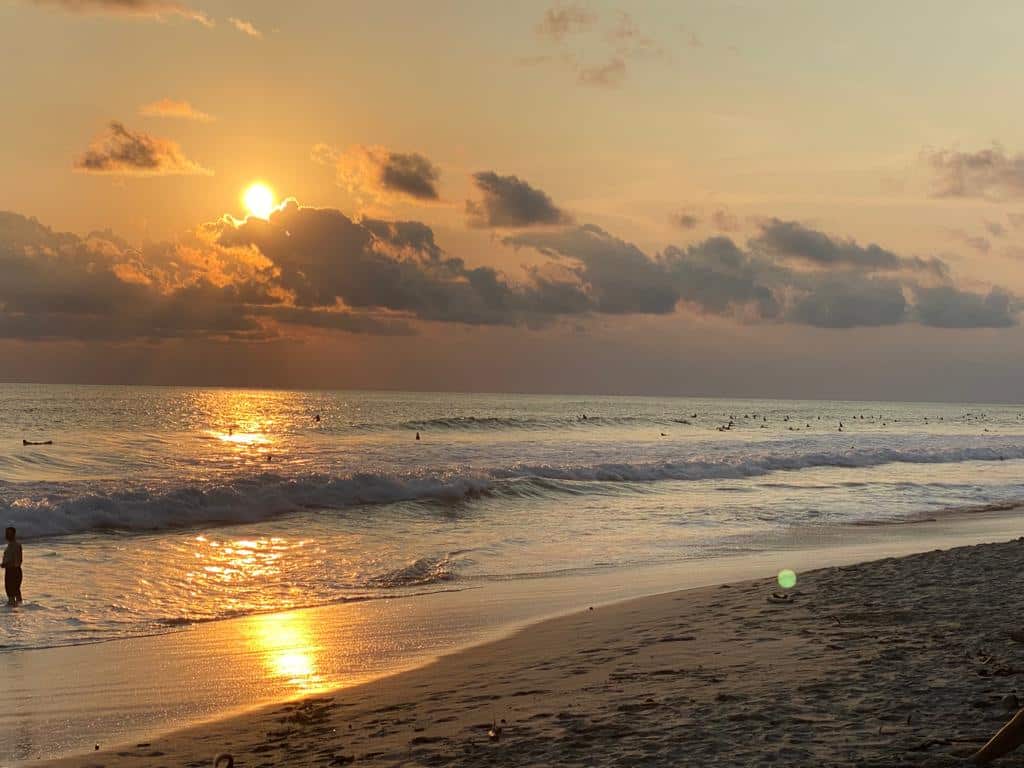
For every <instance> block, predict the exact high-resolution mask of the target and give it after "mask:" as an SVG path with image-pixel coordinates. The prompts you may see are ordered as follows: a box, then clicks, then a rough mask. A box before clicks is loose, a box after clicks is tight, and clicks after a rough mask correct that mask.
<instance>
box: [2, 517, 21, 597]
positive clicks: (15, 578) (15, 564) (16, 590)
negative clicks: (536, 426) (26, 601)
mask: <svg viewBox="0 0 1024 768" xmlns="http://www.w3.org/2000/svg"><path fill="white" fill-rule="evenodd" d="M4 538H5V539H6V540H7V548H6V549H5V550H4V558H3V562H2V563H0V567H2V568H3V569H4V591H6V592H7V604H8V605H20V604H21V542H20V541H18V539H17V531H16V530H15V529H14V526H8V527H7V529H6V530H5V531H4Z"/></svg>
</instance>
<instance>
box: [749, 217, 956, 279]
mask: <svg viewBox="0 0 1024 768" xmlns="http://www.w3.org/2000/svg"><path fill="white" fill-rule="evenodd" d="M751 245H752V246H753V247H754V248H756V249H758V250H763V251H764V252H766V253H768V254H770V255H771V256H773V257H774V258H776V259H779V260H783V261H785V260H796V261H802V262H804V263H806V264H809V265H812V266H815V267H852V268H857V269H865V270H880V271H892V270H898V269H908V270H922V271H926V272H933V273H935V274H937V275H943V274H945V270H946V267H945V264H943V263H942V262H941V261H939V260H938V259H919V258H914V257H910V258H906V257H902V256H897V255H896V254H895V253H893V252H892V251H887V250H886V249H884V248H882V247H880V246H878V245H875V244H874V243H872V244H870V245H866V246H862V245H858V244H857V243H856V242H854V241H853V240H840V239H837V238H833V237H830V236H828V235H826V234H825V233H824V232H819V231H817V230H814V229H809V228H807V227H805V226H803V225H802V224H799V223H797V222H795V221H781V220H780V219H770V220H769V221H767V222H766V223H764V224H762V225H761V234H760V235H759V236H758V237H756V238H755V239H754V240H752V241H751Z"/></svg>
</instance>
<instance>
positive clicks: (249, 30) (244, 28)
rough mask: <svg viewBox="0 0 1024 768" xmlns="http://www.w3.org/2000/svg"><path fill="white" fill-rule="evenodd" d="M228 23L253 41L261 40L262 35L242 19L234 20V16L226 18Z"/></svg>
mask: <svg viewBox="0 0 1024 768" xmlns="http://www.w3.org/2000/svg"><path fill="white" fill-rule="evenodd" d="M228 21H229V22H230V23H231V26H233V27H234V28H235V29H237V30H238V31H239V32H241V33H243V34H246V35H248V36H249V37H251V38H253V39H255V40H262V39H263V33H262V32H260V31H259V30H258V29H256V27H254V26H253V25H252V23H251V22H248V21H245V20H243V19H236V18H235V17H234V16H232V17H230V18H228Z"/></svg>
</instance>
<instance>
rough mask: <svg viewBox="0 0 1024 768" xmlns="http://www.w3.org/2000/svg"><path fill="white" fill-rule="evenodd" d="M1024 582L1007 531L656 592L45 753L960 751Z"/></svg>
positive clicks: (1023, 552)
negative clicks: (192, 718)
mask: <svg viewBox="0 0 1024 768" xmlns="http://www.w3.org/2000/svg"><path fill="white" fill-rule="evenodd" d="M1022 582H1024V539H1021V540H1019V541H1013V542H1009V543H1005V544H985V545H979V546H974V547H960V548H957V549H952V550H948V551H935V552H929V553H925V554H919V555H912V556H909V557H904V558H895V559H894V558H890V559H886V560H881V561H877V562H872V563H865V564H861V565H856V566H850V567H841V568H828V569H824V570H820V571H816V572H813V573H808V574H803V575H801V577H800V582H799V584H798V585H797V588H796V590H795V593H794V598H793V601H792V602H791V603H789V604H773V603H770V602H768V600H767V598H768V595H769V594H770V593H771V592H772V591H773V590H776V589H777V586H776V585H775V584H774V583H773V582H769V581H765V580H761V581H756V582H746V583H742V584H736V585H731V586H722V587H714V588H702V589H697V590H691V591H684V592H675V593H670V594H664V595H657V596H654V597H648V598H642V599H638V600H632V601H629V602H624V603H619V604H616V605H612V606H605V607H600V608H597V609H595V610H592V611H585V612H583V613H579V614H575V615H572V616H568V617H563V618H558V619H553V620H550V621H546V622H544V623H541V624H538V625H534V626H531V627H528V628H526V629H524V630H522V631H520V632H518V633H517V634H515V635H513V636H511V637H509V638H506V639H504V640H500V641H498V642H494V643H491V644H488V645H484V646H478V647H475V648H471V649H469V650H466V651H463V652H460V653H457V654H454V655H451V656H447V657H444V658H442V659H441V660H439V661H437V662H435V663H433V664H431V665H430V666H427V667H424V668H421V669H417V670H414V671H411V672H407V673H403V674H401V675H397V676H394V677H391V678H386V679H383V680H378V681H376V682H373V683H369V684H366V685H363V686H359V687H356V688H351V689H348V690H343V691H340V692H337V693H335V694H332V695H327V696H319V697H316V698H313V699H309V700H306V701H304V702H295V703H291V704H287V705H278V706H274V707H270V708H266V709H262V710H258V711H255V712H252V713H249V714H246V715H241V716H238V717H235V718H232V719H228V720H223V721H219V722H215V723H210V724H207V725H203V726H200V727H196V728H192V729H189V730H185V731H180V732H178V733H174V734H171V735H169V736H166V737H161V738H159V739H154V740H152V741H151V742H149V743H141V744H139V745H138V746H132V747H129V748H125V749H123V750H119V751H112V752H96V753H94V754H89V755H86V756H82V757H77V758H68V759H64V760H60V761H56V762H53V763H48V765H53V766H86V765H89V766H100V765H102V766H108V767H110V768H114V767H118V768H120V767H121V766H205V765H209V764H210V762H211V760H212V758H213V756H214V755H215V754H216V753H218V752H222V751H226V752H231V753H233V755H234V756H235V759H236V764H237V765H241V766H277V765H295V766H306V765H309V766H335V765H346V764H349V763H353V764H355V765H368V766H373V765H380V766H384V765H388V766H393V765H394V766H397V765H402V766H417V765H423V766H440V765H454V766H491V765H508V766H522V765H565V766H605V765H607V766H631V765H635V766H654V765H665V766H747V765H751V766H755V765H756V766H761V765H774V766H778V765H785V766H901V765H914V766H918V765H932V766H947V765H959V764H961V763H962V762H963V761H962V759H960V758H957V757H955V756H954V755H956V754H958V753H964V752H965V751H966V752H969V751H972V750H973V749H974V748H976V747H977V746H979V745H980V744H981V743H982V742H983V741H984V740H985V739H986V738H987V737H988V736H989V735H990V734H991V733H992V732H994V731H995V730H996V729H997V728H998V727H999V725H1000V724H1002V723H1003V722H1004V721H1005V720H1006V719H1007V718H1008V717H1009V715H1010V714H1012V711H1014V710H1015V709H1016V705H1015V703H1014V701H1013V699H1010V698H1008V697H1010V696H1017V695H1019V696H1020V698H1021V701H1022V703H1024V677H1022V676H1024V643H1017V642H1014V641H1013V640H1011V639H1010V638H1009V634H1010V632H1011V631H1012V630H1014V629H1017V628H1019V627H1021V626H1024V589H1022V586H1024V584H1022ZM492 719H493V720H497V721H498V724H499V725H500V726H501V729H502V730H501V734H500V737H499V738H497V739H491V738H489V736H488V730H489V729H490V727H491V724H492ZM35 764H36V765H42V764H43V763H35ZM996 765H1006V766H1024V750H1022V754H1020V755H1011V756H1009V757H1007V758H1004V759H1003V760H1000V761H998V763H996Z"/></svg>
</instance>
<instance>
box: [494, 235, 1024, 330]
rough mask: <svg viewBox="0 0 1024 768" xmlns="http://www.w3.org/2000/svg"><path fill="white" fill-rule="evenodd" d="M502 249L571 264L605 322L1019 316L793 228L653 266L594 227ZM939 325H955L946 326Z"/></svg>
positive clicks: (700, 246) (716, 242) (1008, 306)
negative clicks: (682, 309) (677, 310)
mask: <svg viewBox="0 0 1024 768" xmlns="http://www.w3.org/2000/svg"><path fill="white" fill-rule="evenodd" d="M505 242H506V243H508V244H510V245H514V246H520V247H522V246H528V247H532V248H535V249H537V250H539V251H540V252H541V253H543V254H546V255H549V256H551V257H553V258H557V257H561V258H568V259H571V260H573V262H575V266H573V267H572V271H574V272H575V274H576V275H577V276H578V278H579V280H580V281H581V283H583V284H584V285H585V286H586V287H587V291H588V293H590V294H591V295H592V296H593V297H594V298H595V301H596V306H597V309H598V311H602V312H609V313H627V312H628V313H644V314H663V313H667V312H671V311H672V310H673V308H674V307H675V306H676V304H677V303H679V302H683V303H685V304H686V305H688V306H691V307H694V308H695V309H697V310H698V311H700V312H703V313H706V314H710V315H721V316H730V317H736V318H739V319H741V320H744V321H747V322H756V321H775V322H778V321H784V322H790V323H797V324H801V325H811V326H817V327H822V328H854V327H871V326H886V325H896V324H899V323H904V322H909V321H911V320H919V321H920V322H922V323H924V324H926V325H935V326H943V327H986V326H991V325H1001V324H1007V323H1009V324H1013V323H1014V322H1015V317H1016V311H1017V310H1016V306H1015V304H1014V303H1013V301H1012V300H1011V299H1010V297H1009V295H1008V294H1007V293H1005V292H1002V291H1000V290H998V289H994V290H993V292H992V293H991V294H990V295H989V296H988V297H982V296H979V295H976V294H972V293H969V292H965V291H961V290H960V289H957V288H956V287H955V286H953V285H951V284H950V283H949V282H948V281H949V274H948V273H949V270H948V267H947V266H946V264H945V263H944V262H942V261H940V260H938V259H918V258H913V257H901V256H897V255H896V254H893V253H891V252H889V251H886V250H885V249H882V248H880V247H879V246H866V247H864V246H860V245H857V244H856V243H855V242H853V241H846V240H840V239H837V238H833V237H830V236H828V235H826V234H825V233H822V232H818V231H816V230H812V229H809V228H806V227H803V226H802V225H799V224H795V223H794V222H781V221H779V220H770V221H768V222H766V223H764V224H763V225H762V229H761V232H760V234H759V235H758V236H757V237H755V238H753V239H751V241H750V242H749V244H748V248H746V249H744V248H741V247H740V246H739V245H737V244H736V243H735V242H734V241H733V240H731V239H730V238H728V237H713V238H709V239H707V240H704V241H702V242H699V243H696V244H694V245H691V246H689V247H687V248H677V247H672V246H670V247H668V248H666V249H665V251H664V252H663V253H662V254H660V255H659V256H656V257H654V258H650V257H648V256H646V255H645V254H643V253H642V252H641V251H640V250H639V249H637V248H636V247H635V246H633V245H631V244H629V243H625V242H623V241H621V240H618V239H617V238H614V237H612V236H611V235H608V234H607V233H606V232H604V231H603V230H601V229H599V228H597V227H593V226H587V227H578V228H575V229H570V230H561V231H548V232H533V233H528V234H522V235H516V236H514V237H509V238H506V240H505ZM790 262H796V263H795V264H793V265H791V263H790ZM808 266H810V267H813V268H812V269H808V268H807V267H808ZM797 267H800V268H799V269H798V268H797ZM921 280H925V281H930V282H931V283H933V284H932V285H922V283H921V282H920V281H921ZM935 282H938V283H939V286H935V285H934V283H935ZM908 296H916V297H918V303H919V305H920V306H918V307H916V308H915V307H914V306H912V305H911V304H910V301H909V299H908ZM915 309H917V310H918V311H914V310H915ZM941 317H947V318H949V319H947V320H946V321H944V322H940V318H941Z"/></svg>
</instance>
